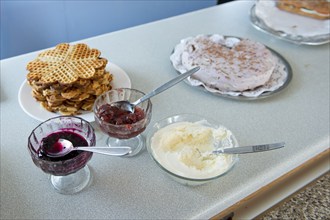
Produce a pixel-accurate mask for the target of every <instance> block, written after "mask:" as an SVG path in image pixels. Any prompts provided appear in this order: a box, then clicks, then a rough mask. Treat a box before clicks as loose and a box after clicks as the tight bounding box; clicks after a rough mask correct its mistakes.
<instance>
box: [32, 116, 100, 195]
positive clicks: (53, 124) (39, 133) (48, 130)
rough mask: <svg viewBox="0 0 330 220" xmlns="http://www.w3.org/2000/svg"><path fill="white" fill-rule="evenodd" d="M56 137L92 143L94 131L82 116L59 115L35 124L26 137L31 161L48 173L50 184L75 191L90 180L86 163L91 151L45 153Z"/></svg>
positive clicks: (76, 143) (71, 192) (86, 184)
mask: <svg viewBox="0 0 330 220" xmlns="http://www.w3.org/2000/svg"><path fill="white" fill-rule="evenodd" d="M59 138H65V139H67V140H69V141H71V142H72V143H73V145H74V146H77V145H82V146H95V132H94V129H93V127H92V126H91V124H90V123H89V122H87V121H85V120H84V119H82V118H79V117H74V116H59V117H54V118H50V119H48V120H47V121H44V122H42V123H41V124H39V125H38V126H37V127H36V128H35V129H34V130H33V131H32V132H31V134H30V136H29V138H28V150H29V152H30V155H31V157H32V161H33V162H34V164H35V165H36V166H37V167H39V168H40V169H41V170H42V171H43V172H45V173H48V174H50V181H51V185H52V186H53V188H54V189H55V190H56V191H57V192H59V193H61V194H73V193H77V192H79V191H81V190H83V189H84V188H85V187H86V186H88V185H89V183H90V181H91V178H92V176H91V172H90V170H89V168H88V166H87V165H86V164H87V162H88V161H89V160H90V159H91V157H92V155H93V153H91V152H87V151H72V152H70V153H69V154H67V155H65V156H63V157H58V158H54V157H49V156H48V155H47V153H46V152H47V150H46V149H51V148H52V147H55V146H56V144H55V143H56V142H57V141H58V139H59Z"/></svg>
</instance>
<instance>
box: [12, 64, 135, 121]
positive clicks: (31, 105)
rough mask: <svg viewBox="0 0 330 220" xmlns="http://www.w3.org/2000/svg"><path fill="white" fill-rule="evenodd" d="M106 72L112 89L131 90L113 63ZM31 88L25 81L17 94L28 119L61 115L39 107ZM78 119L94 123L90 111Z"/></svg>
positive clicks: (124, 74)
mask: <svg viewBox="0 0 330 220" xmlns="http://www.w3.org/2000/svg"><path fill="white" fill-rule="evenodd" d="M106 70H107V71H109V72H110V73H111V74H112V75H113V80H112V81H111V86H112V88H131V80H130V78H129V77H128V75H127V74H126V73H125V71H124V70H123V69H121V68H120V67H119V66H117V65H116V64H113V63H108V64H107V67H106ZM31 92H32V87H31V86H30V85H29V84H28V83H27V81H26V80H24V82H23V83H22V85H21V87H20V88H19V92H18V102H19V104H20V106H21V108H22V109H23V111H24V112H25V113H26V114H27V115H29V116H30V117H32V118H34V119H36V120H38V121H45V120H47V119H49V118H52V117H56V116H59V115H61V114H60V113H58V112H50V111H47V110H46V109H45V108H43V107H42V106H41V105H40V102H38V101H36V100H35V98H33V96H32V95H31ZM78 116H79V117H81V118H83V119H85V120H87V121H89V122H92V121H94V115H93V112H91V111H83V112H82V114H80V115H78Z"/></svg>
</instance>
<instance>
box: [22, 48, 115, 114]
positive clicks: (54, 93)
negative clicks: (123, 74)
mask: <svg viewBox="0 0 330 220" xmlns="http://www.w3.org/2000/svg"><path fill="white" fill-rule="evenodd" d="M100 56H101V52H100V51H99V50H97V49H90V48H89V47H88V46H87V45H86V44H76V45H69V44H67V43H63V44H59V45H57V46H56V47H55V48H54V49H51V50H46V51H44V52H42V53H40V54H39V55H38V56H37V58H36V59H35V60H33V61H31V62H29V63H28V64H27V67H26V68H27V70H28V71H29V72H28V74H27V81H28V83H29V85H30V86H31V87H32V96H33V97H34V98H35V99H36V100H37V101H39V102H40V104H41V106H42V107H44V108H45V109H47V110H48V111H51V112H59V113H60V114H63V115H77V114H80V113H81V111H82V110H86V111H90V110H91V109H92V107H93V104H94V101H95V99H96V97H97V96H98V95H100V94H102V93H104V92H105V91H108V90H110V89H111V85H110V82H111V81H112V75H111V73H109V72H108V71H106V70H105V67H106V65H107V63H108V61H107V59H105V58H102V57H100Z"/></svg>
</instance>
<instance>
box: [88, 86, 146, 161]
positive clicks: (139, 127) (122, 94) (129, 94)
mask: <svg viewBox="0 0 330 220" xmlns="http://www.w3.org/2000/svg"><path fill="white" fill-rule="evenodd" d="M144 95H145V94H144V93H143V92H141V91H139V90H136V89H129V88H119V89H112V90H110V91H108V92H105V93H103V94H102V95H100V96H98V98H97V99H96V100H95V102H94V106H93V112H94V117H95V122H96V124H98V125H99V127H100V129H101V131H102V132H103V133H105V134H107V135H108V138H107V140H106V144H107V145H108V146H109V147H119V146H129V147H131V148H132V151H131V153H130V154H128V155H125V156H126V157H130V156H134V155H136V154H138V153H139V152H140V151H141V150H142V149H143V147H144V145H145V141H144V138H143V137H142V135H141V133H142V132H143V131H144V130H145V129H146V127H147V125H148V124H149V122H150V119H151V114H152V113H151V111H152V104H151V101H150V100H146V101H144V102H142V103H140V104H139V105H138V106H136V107H135V112H134V113H128V112H123V111H120V109H118V108H113V107H112V106H111V103H113V102H117V101H123V100H126V101H129V102H134V101H136V100H138V99H139V98H141V97H142V96H144Z"/></svg>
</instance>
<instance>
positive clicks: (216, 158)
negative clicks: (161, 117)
mask: <svg viewBox="0 0 330 220" xmlns="http://www.w3.org/2000/svg"><path fill="white" fill-rule="evenodd" d="M204 124H205V123H204V121H200V122H194V123H193V122H177V123H174V124H171V125H168V126H166V127H164V128H162V129H160V130H158V131H157V132H156V133H155V134H154V136H153V137H152V138H151V149H152V152H153V156H154V158H155V159H156V160H157V161H158V163H160V164H161V165H162V166H163V167H164V168H166V169H167V170H168V171H170V172H172V173H174V174H177V175H180V176H183V177H187V178H194V179H207V178H212V177H215V176H218V175H221V174H223V173H225V172H226V171H227V170H229V169H230V168H231V166H232V165H233V164H234V160H235V157H234V156H233V155H230V154H218V155H215V154H212V153H211V152H212V151H213V150H215V146H218V144H219V143H220V145H222V146H223V147H226V148H227V147H234V146H233V145H234V143H232V141H231V140H232V139H231V136H232V133H231V131H229V130H228V129H226V128H224V127H218V128H212V127H209V126H206V125H204Z"/></svg>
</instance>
